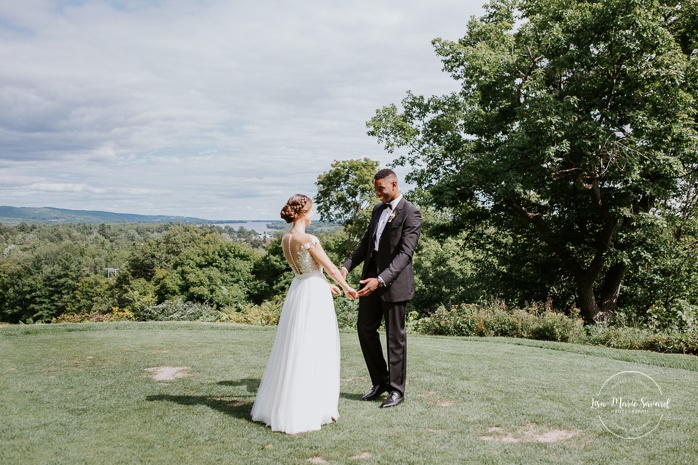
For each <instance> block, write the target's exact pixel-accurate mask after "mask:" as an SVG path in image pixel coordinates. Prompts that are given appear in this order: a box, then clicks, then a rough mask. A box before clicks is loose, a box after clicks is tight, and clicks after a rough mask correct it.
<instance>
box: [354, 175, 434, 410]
mask: <svg viewBox="0 0 698 465" xmlns="http://www.w3.org/2000/svg"><path fill="white" fill-rule="evenodd" d="M373 187H374V189H375V192H376V195H377V196H378V198H379V199H380V200H381V203H379V204H378V205H376V206H375V207H374V208H373V214H372V216H371V223H370V224H369V226H368V230H367V231H366V233H365V234H364V237H363V239H362V240H361V242H360V243H359V245H358V247H357V248H356V250H355V251H354V253H352V254H351V256H350V257H349V258H348V259H347V261H346V262H344V267H343V268H342V271H341V272H342V276H344V277H346V275H347V274H348V273H349V272H350V271H351V270H352V269H354V268H355V267H356V266H358V265H359V264H360V263H361V262H363V264H364V265H363V271H362V272H361V281H359V282H360V284H361V288H360V290H359V320H358V322H357V325H356V326H357V331H358V333H359V342H360V344H361V351H362V352H363V354H364V360H366V366H367V367H368V372H369V374H370V375H371V382H372V384H373V388H372V389H371V390H370V391H369V392H368V393H367V394H366V395H364V396H363V399H364V400H373V399H377V398H378V397H379V396H380V395H381V394H383V393H384V392H386V391H387V392H389V394H388V397H386V398H385V400H384V401H383V402H382V403H381V408H386V407H394V406H396V405H398V404H400V403H402V401H403V400H404V399H405V397H404V396H405V376H406V373H407V365H406V362H407V351H406V349H407V333H406V332H405V307H406V306H407V302H409V301H410V300H412V298H413V297H414V275H413V273H412V255H413V254H414V249H415V248H416V247H417V241H418V240H419V234H420V232H421V230H422V217H421V215H420V213H419V210H418V209H417V208H416V207H415V206H414V205H412V204H411V203H410V202H408V201H407V200H405V199H404V198H403V197H402V194H401V193H400V190H399V189H398V185H397V176H396V175H395V173H394V172H393V171H392V170H389V169H384V170H380V171H379V172H378V173H376V175H375V176H374V177H373ZM383 318H385V328H386V339H387V343H388V363H387V365H386V363H385V358H384V357H383V349H382V347H381V342H380V337H379V335H378V328H379V327H380V325H381V321H382V320H383Z"/></svg>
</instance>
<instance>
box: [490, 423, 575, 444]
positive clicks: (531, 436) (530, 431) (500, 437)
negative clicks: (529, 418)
mask: <svg viewBox="0 0 698 465" xmlns="http://www.w3.org/2000/svg"><path fill="white" fill-rule="evenodd" d="M487 432H488V433H489V434H488V435H485V436H480V439H482V440H483V441H497V442H559V441H564V440H566V439H570V438H571V437H574V436H576V435H577V434H579V431H572V430H564V429H553V430H545V429H543V428H542V427H540V426H536V425H533V424H530V423H529V424H527V425H526V426H525V427H523V428H520V429H518V430H514V431H506V430H505V429H504V428H500V427H498V426H492V427H490V428H487Z"/></svg>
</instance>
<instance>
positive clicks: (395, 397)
mask: <svg viewBox="0 0 698 465" xmlns="http://www.w3.org/2000/svg"><path fill="white" fill-rule="evenodd" d="M404 400H405V396H403V395H402V394H400V393H399V392H398V391H391V392H390V394H388V397H386V398H385V400H384V401H383V403H382V404H381V408H388V407H395V406H396V405H400V404H401V403H402V402H403V401H404Z"/></svg>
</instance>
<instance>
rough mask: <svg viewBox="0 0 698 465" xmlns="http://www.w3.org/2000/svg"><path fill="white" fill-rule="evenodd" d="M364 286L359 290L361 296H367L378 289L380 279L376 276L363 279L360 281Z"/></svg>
mask: <svg viewBox="0 0 698 465" xmlns="http://www.w3.org/2000/svg"><path fill="white" fill-rule="evenodd" d="M359 283H360V284H363V285H364V287H362V288H361V290H360V291H359V297H366V296H367V295H371V294H372V293H373V292H374V291H375V290H376V289H378V280H377V279H376V278H368V279H362V280H361V281H359Z"/></svg>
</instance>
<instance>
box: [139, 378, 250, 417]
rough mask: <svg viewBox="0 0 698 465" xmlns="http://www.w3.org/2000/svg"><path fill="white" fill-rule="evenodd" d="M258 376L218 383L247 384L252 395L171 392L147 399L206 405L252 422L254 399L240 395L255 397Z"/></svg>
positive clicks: (230, 384)
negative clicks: (189, 394)
mask: <svg viewBox="0 0 698 465" xmlns="http://www.w3.org/2000/svg"><path fill="white" fill-rule="evenodd" d="M260 382H261V380H260V379H258V378H246V379H239V380H233V381H219V382H218V383H217V384H219V385H221V386H245V388H246V389H247V392H249V393H250V394H251V395H250V396H244V395H243V396H239V395H237V396H175V395H169V394H158V395H152V396H147V397H146V400H148V401H149V402H154V401H167V402H174V403H176V404H180V405H205V406H206V407H209V408H212V409H213V410H218V411H219V412H221V413H225V414H226V415H231V416H234V417H236V418H241V419H243V420H248V421H249V422H250V423H252V418H251V417H250V413H251V411H252V404H253V401H251V400H247V399H244V400H243V399H240V397H253V396H254V394H255V393H256V392H257V388H258V387H259V383H260Z"/></svg>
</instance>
